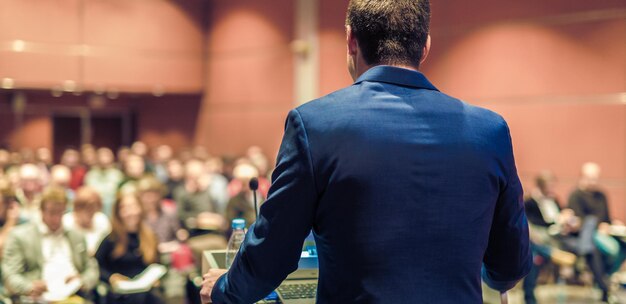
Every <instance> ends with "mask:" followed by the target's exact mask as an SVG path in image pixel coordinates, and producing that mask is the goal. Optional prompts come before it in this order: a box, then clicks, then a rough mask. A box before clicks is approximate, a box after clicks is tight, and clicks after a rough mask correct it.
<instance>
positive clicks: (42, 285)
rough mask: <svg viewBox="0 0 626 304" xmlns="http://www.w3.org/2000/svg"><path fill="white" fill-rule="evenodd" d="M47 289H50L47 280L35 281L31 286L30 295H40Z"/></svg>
mask: <svg viewBox="0 0 626 304" xmlns="http://www.w3.org/2000/svg"><path fill="white" fill-rule="evenodd" d="M47 290H48V286H46V282H44V281H34V282H33V287H32V288H31V290H30V294H29V295H30V296H33V297H39V296H41V295H42V294H43V293H44V292H46V291H47Z"/></svg>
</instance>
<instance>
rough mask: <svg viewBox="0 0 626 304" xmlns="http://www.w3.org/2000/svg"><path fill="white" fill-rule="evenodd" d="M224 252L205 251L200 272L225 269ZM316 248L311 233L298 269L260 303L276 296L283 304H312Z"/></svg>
mask: <svg viewBox="0 0 626 304" xmlns="http://www.w3.org/2000/svg"><path fill="white" fill-rule="evenodd" d="M225 260H226V250H209V251H205V252H204V254H203V259H202V272H203V273H205V272H207V271H208V270H209V269H211V268H222V269H223V268H225ZM318 265H319V264H318V260H317V248H316V246H315V239H314V238H313V233H311V234H309V236H308V237H307V238H306V239H305V241H304V244H303V246H302V253H301V254H300V261H299V262H298V269H297V270H296V271H294V272H292V273H291V274H290V275H288V276H287V278H286V279H285V280H284V281H283V282H282V283H281V284H280V286H278V288H277V289H276V294H274V293H272V294H271V295H270V296H268V298H266V300H265V301H263V302H262V303H268V302H270V301H271V302H273V301H274V300H275V297H276V295H278V298H279V299H280V303H284V304H314V303H315V297H316V294H317V279H318V275H319V266H318Z"/></svg>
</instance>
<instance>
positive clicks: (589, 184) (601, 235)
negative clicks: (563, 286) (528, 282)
mask: <svg viewBox="0 0 626 304" xmlns="http://www.w3.org/2000/svg"><path fill="white" fill-rule="evenodd" d="M600 173H601V168H600V166H599V165H598V164H596V163H593V162H588V163H585V164H583V165H582V167H581V173H580V180H579V182H578V187H577V188H576V189H575V190H574V191H573V192H572V193H571V194H570V197H569V207H570V208H571V209H572V210H573V211H574V213H575V214H576V216H578V217H580V218H582V219H583V225H586V226H591V227H593V229H595V233H594V234H593V240H594V245H595V247H596V248H594V252H598V254H593V255H590V256H588V257H587V258H588V263H589V266H590V268H591V270H592V272H593V274H594V276H595V277H596V283H597V284H598V286H599V287H600V289H601V290H602V298H603V300H604V301H607V300H608V299H609V282H610V279H609V276H610V275H611V274H613V273H615V272H616V271H618V270H619V269H620V267H621V266H622V264H623V262H624V260H625V259H626V246H625V244H624V242H623V241H622V239H621V238H616V237H613V236H612V228H613V227H621V228H623V227H624V224H623V223H622V222H621V221H619V220H612V219H611V217H610V215H609V214H610V212H609V205H608V200H607V197H606V194H604V192H603V191H602V189H601V188H600V185H599V181H600ZM622 230H623V229H622ZM600 253H601V254H600Z"/></svg>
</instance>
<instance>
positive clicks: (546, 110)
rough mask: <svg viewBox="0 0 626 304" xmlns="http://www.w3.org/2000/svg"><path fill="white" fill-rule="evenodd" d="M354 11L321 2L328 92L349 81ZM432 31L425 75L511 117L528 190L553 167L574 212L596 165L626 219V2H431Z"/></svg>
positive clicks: (614, 207)
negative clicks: (574, 194)
mask: <svg viewBox="0 0 626 304" xmlns="http://www.w3.org/2000/svg"><path fill="white" fill-rule="evenodd" d="M346 5H347V1H332V0H323V1H322V7H323V8H324V9H323V10H322V26H321V30H320V37H321V41H322V46H321V49H322V53H321V55H322V63H321V67H322V71H321V73H320V74H321V91H322V92H321V93H324V94H325V93H329V92H332V91H334V90H336V89H339V88H341V87H342V86H345V85H347V84H349V83H350V79H349V78H347V74H346V73H343V71H345V34H344V31H343V23H344V18H345V17H344V14H343V13H342V12H343V11H345V7H346ZM431 29H432V32H431V34H432V39H433V40H432V41H433V44H432V50H431V54H430V56H429V58H428V60H427V61H426V62H425V64H424V66H423V67H422V71H423V72H424V73H425V74H426V76H427V77H429V78H430V80H431V81H432V82H433V83H434V84H435V86H437V87H438V88H439V89H441V90H442V91H444V92H446V93H448V94H450V95H453V96H455V97H459V98H461V99H463V100H465V101H467V102H469V103H471V104H475V105H479V106H483V107H486V108H489V109H492V110H494V111H496V112H498V113H500V114H501V115H502V116H504V118H505V119H506V120H507V121H508V123H509V126H510V128H511V133H512V137H513V141H514V145H515V154H516V159H517V166H518V170H519V174H520V176H521V177H522V180H523V184H524V186H525V189H526V190H527V191H528V190H530V189H532V186H533V177H534V176H535V175H536V174H537V173H538V172H539V171H541V170H544V169H549V170H552V171H553V172H554V173H555V174H556V175H557V177H558V178H559V184H558V189H557V190H558V194H559V196H560V199H561V201H562V202H561V203H562V204H566V203H567V202H566V201H567V196H568V194H569V192H570V191H571V190H572V189H573V188H574V187H575V184H576V181H577V179H578V175H579V168H580V165H581V164H582V163H583V162H586V161H595V162H598V163H599V164H600V165H601V166H602V168H603V176H602V185H603V186H604V188H605V189H606V190H607V192H608V194H609V199H610V204H611V213H612V215H613V216H615V217H617V218H619V219H621V220H624V219H626V188H625V186H626V38H625V37H626V4H625V3H624V2H623V1H610V0H609V1H582V0H577V1H571V0H556V1H541V0H533V1H497V0H481V1H462V0H454V1H432V26H431ZM342 73H343V74H342Z"/></svg>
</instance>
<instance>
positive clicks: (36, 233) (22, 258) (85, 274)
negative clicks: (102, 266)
mask: <svg viewBox="0 0 626 304" xmlns="http://www.w3.org/2000/svg"><path fill="white" fill-rule="evenodd" d="M65 236H66V237H67V239H68V241H69V245H70V249H71V251H72V261H73V263H74V267H76V270H77V271H78V272H79V273H80V276H81V279H82V282H83V290H91V289H93V288H94V287H95V286H96V284H97V283H98V277H99V272H98V263H97V262H96V260H95V259H94V258H92V257H90V256H89V255H88V254H87V245H86V243H85V238H84V237H83V235H82V234H80V233H77V232H74V231H65ZM41 243H42V235H41V232H40V230H39V229H38V227H37V225H36V224H30V223H29V224H23V225H19V226H17V227H15V228H14V229H13V230H12V231H11V233H10V234H9V237H8V238H7V240H6V243H5V245H4V252H3V257H2V264H1V265H2V281H3V282H4V287H5V289H6V290H7V292H8V293H9V294H10V295H25V294H28V293H29V292H30V290H31V288H32V283H33V281H36V280H41V276H42V269H43V261H44V259H43V252H42V250H41Z"/></svg>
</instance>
